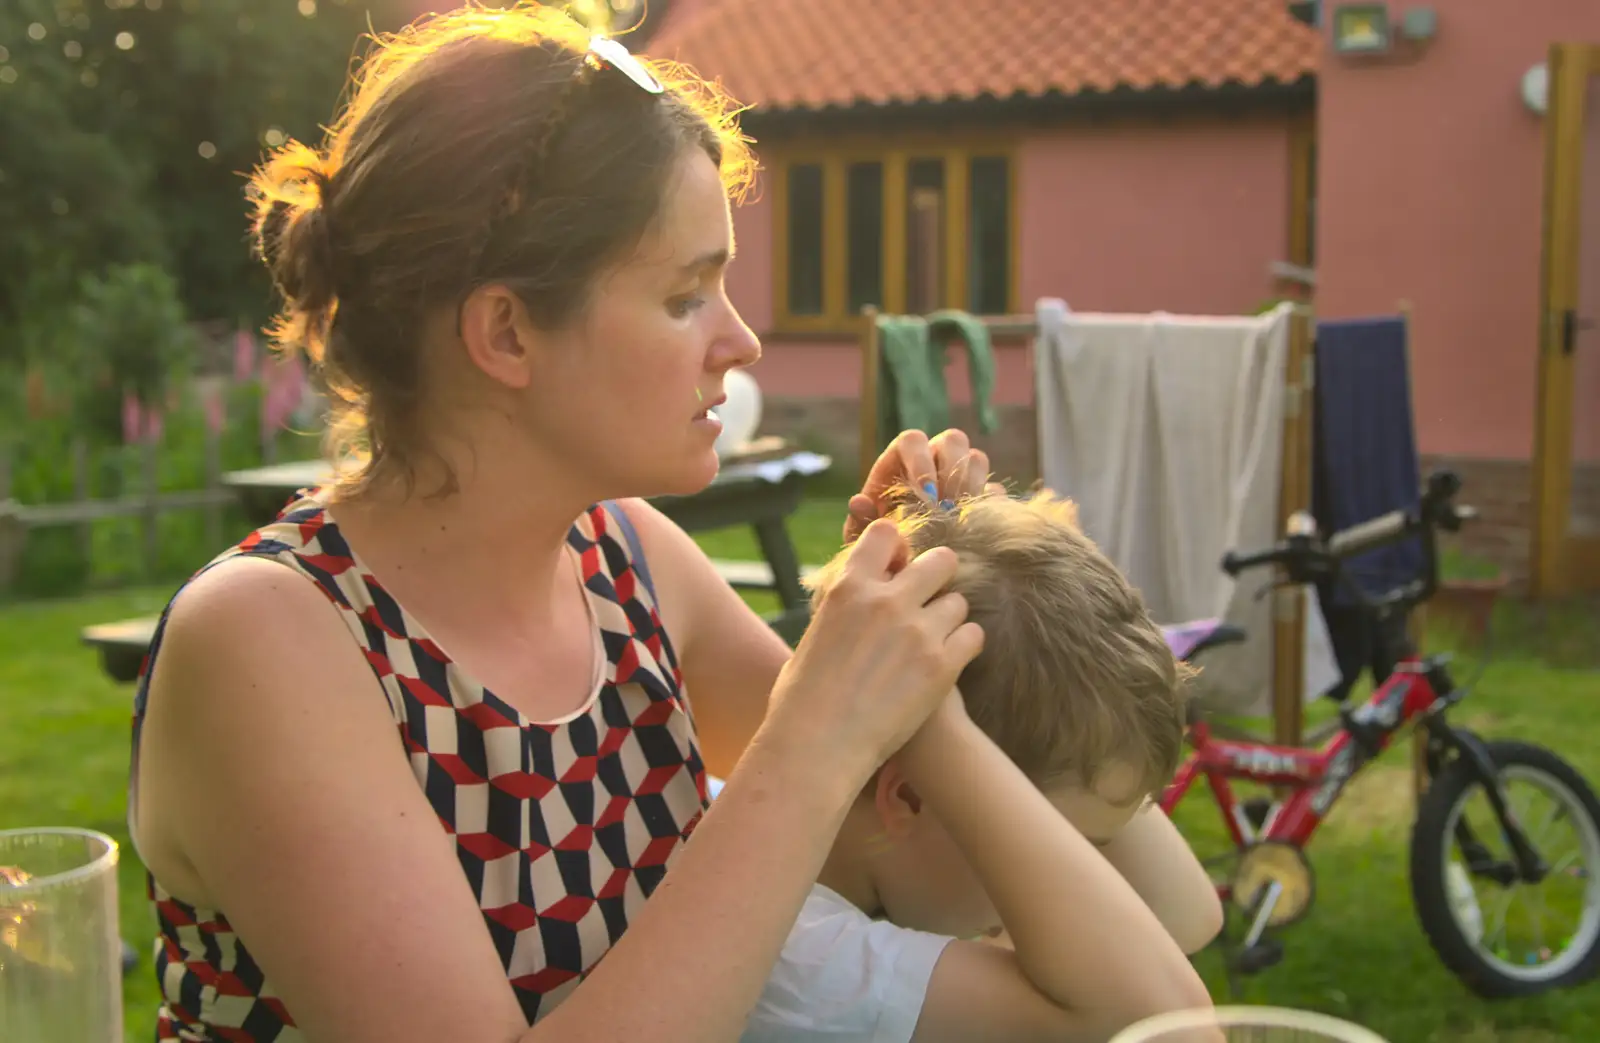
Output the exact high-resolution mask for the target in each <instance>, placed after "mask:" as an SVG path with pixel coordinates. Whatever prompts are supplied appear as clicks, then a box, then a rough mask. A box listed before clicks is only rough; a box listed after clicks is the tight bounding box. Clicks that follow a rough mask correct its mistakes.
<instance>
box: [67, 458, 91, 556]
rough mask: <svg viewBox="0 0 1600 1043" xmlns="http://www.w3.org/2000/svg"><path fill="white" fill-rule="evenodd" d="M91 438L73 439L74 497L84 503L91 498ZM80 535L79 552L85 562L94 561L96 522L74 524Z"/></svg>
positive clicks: (86, 520)
mask: <svg viewBox="0 0 1600 1043" xmlns="http://www.w3.org/2000/svg"><path fill="white" fill-rule="evenodd" d="M90 495H91V493H90V490H89V440H88V439H86V438H84V437H83V436H82V435H75V436H74V437H73V439H72V498H73V499H74V500H75V501H77V502H78V503H83V502H85V501H86V500H88V499H89V498H90ZM73 528H74V529H75V530H76V532H77V536H78V554H79V556H81V557H82V558H83V560H84V561H85V562H93V561H94V522H92V521H90V520H89V519H87V518H85V519H84V520H83V521H81V522H79V523H78V524H77V525H75V526H73Z"/></svg>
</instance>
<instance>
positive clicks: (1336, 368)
mask: <svg viewBox="0 0 1600 1043" xmlns="http://www.w3.org/2000/svg"><path fill="white" fill-rule="evenodd" d="M1316 367H1317V372H1316V398H1315V405H1314V409H1315V414H1314V415H1315V422H1316V427H1315V437H1314V438H1313V440H1312V446H1313V449H1312V486H1311V505H1312V513H1313V514H1314V515H1315V517H1316V519H1317V521H1318V524H1319V526H1320V527H1321V529H1322V531H1323V532H1324V533H1330V534H1331V533H1334V532H1338V531H1339V530H1340V529H1347V528H1349V527H1350V526H1352V525H1359V524H1360V523H1362V522H1364V521H1370V520H1371V519H1373V518H1376V517H1378V516H1380V515H1383V514H1387V513H1388V512H1390V511H1394V510H1406V509H1410V508H1412V507H1415V506H1416V504H1417V500H1418V498H1419V496H1420V494H1421V484H1422V483H1421V475H1420V473H1419V468H1418V465H1417V444H1416V430H1415V426H1414V424H1413V422H1412V415H1411V378H1410V373H1409V368H1408V362H1407V351H1406V323H1405V320H1404V319H1403V318H1400V317H1398V316H1395V317H1384V318H1372V319H1347V320H1341V321H1329V322H1322V323H1319V324H1318V326H1317V343H1316ZM1422 567H1423V557H1422V544H1421V543H1420V542H1419V541H1417V540H1410V541H1407V542H1405V543H1401V544H1398V545H1396V546H1393V547H1385V548H1382V549H1380V550H1376V551H1371V552H1369V553H1367V554H1363V555H1361V556H1360V557H1358V558H1352V559H1349V560H1348V561H1347V562H1346V563H1345V566H1344V569H1343V571H1344V573H1345V577H1346V579H1345V582H1343V583H1341V584H1339V585H1338V586H1329V585H1324V586H1322V587H1321V588H1320V589H1319V590H1318V591H1317V597H1318V603H1319V604H1320V606H1321V608H1322V614H1323V618H1324V619H1325V621H1326V622H1327V625H1328V636H1329V638H1330V639H1331V641H1332V642H1333V650H1334V656H1335V658H1336V659H1337V660H1338V663H1339V672H1340V675H1341V677H1340V680H1339V682H1338V684H1336V685H1335V686H1334V687H1333V688H1332V689H1330V690H1329V691H1328V692H1326V693H1324V694H1326V695H1328V696H1330V697H1332V698H1334V699H1338V700H1343V699H1344V698H1345V697H1346V696H1348V695H1349V693H1350V690H1351V688H1352V687H1353V686H1354V685H1355V683H1356V681H1357V680H1359V678H1360V676H1361V674H1362V672H1363V671H1365V670H1370V671H1371V673H1372V678H1373V683H1374V684H1379V683H1381V682H1382V681H1383V680H1384V678H1386V677H1387V676H1388V675H1389V673H1390V671H1391V670H1392V669H1393V668H1394V663H1395V662H1396V660H1397V657H1398V655H1399V651H1400V648H1401V645H1402V642H1403V641H1404V637H1405V620H1404V619H1403V618H1398V619H1388V620H1378V619H1374V618H1373V617H1372V616H1371V615H1370V614H1369V613H1367V612H1364V611H1362V610H1361V609H1360V608H1359V606H1358V605H1357V604H1356V601H1355V596H1354V594H1352V593H1351V591H1350V589H1349V583H1350V582H1351V581H1354V583H1355V584H1356V585H1357V586H1359V587H1360V588H1361V589H1362V590H1363V591H1364V592H1366V593H1368V594H1381V593H1383V592H1385V591H1387V590H1391V589H1393V588H1394V587H1396V586H1399V585H1400V584H1402V583H1406V582H1409V581H1410V580H1413V579H1416V578H1417V577H1418V576H1420V575H1421V573H1422Z"/></svg>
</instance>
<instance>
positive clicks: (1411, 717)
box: [1160, 652, 1441, 848]
mask: <svg viewBox="0 0 1600 1043" xmlns="http://www.w3.org/2000/svg"><path fill="white" fill-rule="evenodd" d="M1433 675H1434V667H1433V664H1431V663H1429V662H1426V661H1424V660H1422V659H1420V658H1419V657H1418V656H1417V655H1416V654H1415V653H1414V652H1408V654H1407V655H1406V656H1405V657H1404V658H1402V659H1401V661H1400V662H1399V664H1398V665H1397V666H1396V667H1395V669H1394V672H1393V673H1391V674H1390V675H1389V676H1388V678H1386V679H1385V680H1384V682H1383V683H1382V684H1381V685H1379V686H1378V688H1377V690H1376V691H1374V692H1373V694H1372V697H1371V698H1370V699H1368V700H1367V701H1366V702H1365V703H1364V704H1362V705H1361V706H1360V707H1357V708H1356V709H1354V710H1352V711H1349V712H1347V713H1345V714H1343V717H1344V727H1342V728H1341V729H1340V730H1339V731H1338V732H1337V733H1335V734H1334V735H1333V736H1332V737H1331V738H1330V739H1328V741H1327V742H1326V743H1324V744H1323V745H1322V746H1321V747H1320V748H1318V749H1305V748H1296V747H1286V746H1277V745H1273V744H1271V743H1256V742H1234V741H1231V740H1225V739H1217V738H1214V737H1213V736H1212V734H1211V727H1210V725H1208V724H1207V723H1206V722H1205V721H1204V720H1199V721H1196V722H1195V723H1194V724H1193V725H1192V726H1191V727H1190V730H1189V745H1190V746H1191V747H1192V749H1193V751H1194V752H1193V753H1191V754H1190V755H1189V757H1188V759H1186V760H1185V761H1184V763H1183V764H1182V765H1180V766H1179V768H1178V772H1177V775H1176V776H1175V777H1174V778H1173V780H1172V782H1171V784H1170V785H1168V786H1167V788H1166V790H1165V791H1164V792H1163V793H1162V795H1161V801H1160V803H1161V809H1162V810H1163V811H1165V812H1166V813H1167V814H1168V815H1171V814H1172V813H1173V811H1174V810H1175V809H1176V808H1177V806H1178V804H1179V803H1181V802H1182V800H1183V798H1184V797H1185V796H1186V795H1187V794H1188V792H1189V790H1190V789H1191V788H1192V787H1193V786H1194V784H1195V782H1196V781H1197V780H1198V779H1200V778H1201V777H1202V776H1204V778H1205V780H1206V783H1207V784H1208V785H1209V786H1210V788H1211V792H1212V794H1213V795H1214V796H1215V797H1216V800H1217V806H1218V808H1219V809H1220V810H1221V812H1222V819H1223V825H1224V826H1225V827H1226V828H1227V830H1228V835H1229V837H1230V838H1231V839H1232V840H1233V843H1234V845H1235V846H1236V847H1241V848H1242V847H1245V846H1246V845H1249V844H1252V843H1257V842H1261V841H1277V842H1280V843H1286V844H1292V845H1294V846H1295V847H1304V846H1305V845H1306V844H1307V843H1308V842H1309V841H1310V840H1311V837H1312V836H1313V834H1315V833H1316V831H1317V828H1318V827H1319V826H1321V824H1322V822H1323V820H1324V819H1325V818H1326V817H1327V815H1328V811H1329V810H1330V809H1331V808H1332V807H1333V805H1334V803H1335V802H1336V801H1337V800H1338V799H1339V795H1340V794H1341V793H1343V792H1344V789H1345V787H1346V786H1347V785H1348V784H1349V782H1350V780H1351V779H1352V778H1354V777H1355V775H1356V773H1357V772H1358V771H1359V770H1360V769H1361V768H1362V767H1363V766H1364V765H1365V764H1366V763H1367V762H1368V761H1370V760H1372V759H1373V758H1374V757H1376V756H1378V755H1379V754H1380V753H1382V752H1383V751H1384V750H1385V749H1387V748H1388V746H1389V744H1390V743H1391V742H1392V741H1393V740H1394V737H1395V735H1397V734H1398V733H1399V732H1400V731H1401V729H1403V728H1404V727H1405V726H1406V725H1408V724H1410V723H1412V722H1414V721H1416V720H1417V719H1419V718H1421V717H1423V716H1424V715H1426V714H1428V713H1429V712H1430V711H1432V710H1433V709H1434V707H1435V706H1437V705H1439V704H1440V703H1441V699H1440V692H1439V691H1438V690H1437V689H1436V687H1435V685H1436V680H1435V678H1434V676H1433ZM1236 781H1247V782H1255V783H1261V784H1264V785H1269V786H1275V787H1283V788H1288V789H1290V790H1291V791H1292V792H1291V794H1290V796H1289V797H1288V798H1287V799H1286V800H1284V801H1282V802H1281V803H1278V804H1275V805H1274V806H1273V808H1272V810H1271V811H1270V812H1269V813H1268V815H1267V818H1266V820H1265V821H1264V822H1263V823H1262V824H1261V826H1260V828H1259V829H1257V828H1256V827H1255V826H1254V825H1253V824H1252V823H1251V822H1250V820H1249V819H1248V818H1247V817H1246V815H1245V814H1244V811H1243V808H1242V806H1241V804H1240V802H1239V800H1238V798H1237V797H1235V796H1234V792H1233V786H1232V783H1233V782H1236Z"/></svg>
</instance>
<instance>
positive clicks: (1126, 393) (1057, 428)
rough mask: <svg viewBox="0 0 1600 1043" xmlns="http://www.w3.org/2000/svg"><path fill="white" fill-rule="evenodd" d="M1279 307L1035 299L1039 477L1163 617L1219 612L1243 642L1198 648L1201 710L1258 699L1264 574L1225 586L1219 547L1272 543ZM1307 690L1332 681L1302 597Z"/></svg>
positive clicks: (1267, 608) (1285, 316)
mask: <svg viewBox="0 0 1600 1043" xmlns="http://www.w3.org/2000/svg"><path fill="white" fill-rule="evenodd" d="M1289 314H1290V311H1289V309H1288V307H1284V308H1280V309H1278V310H1276V311H1274V312H1272V313H1270V314H1268V315H1264V316H1259V317H1194V316H1172V315H1162V314H1157V315H1074V314H1072V313H1071V312H1070V311H1069V310H1068V309H1067V307H1066V305H1065V304H1064V303H1062V302H1061V301H1058V300H1043V301H1040V302H1039V305H1038V309H1037V318H1038V322H1039V336H1038V338H1037V340H1036V341H1035V384H1036V392H1037V394H1036V402H1037V408H1038V417H1039V439H1040V445H1039V460H1040V473H1041V476H1042V477H1043V479H1044V481H1045V484H1046V485H1048V486H1049V487H1050V488H1052V489H1054V490H1055V491H1057V492H1059V493H1061V494H1063V495H1067V496H1071V497H1072V498H1073V499H1074V500H1076V501H1077V502H1078V504H1079V515H1080V517H1081V518H1082V521H1083V526H1084V529H1085V531H1087V532H1088V533H1089V535H1090V536H1092V537H1093V538H1094V539H1095V541H1096V542H1097V543H1099V545H1100V547H1101V549H1102V550H1104V551H1105V553H1106V554H1107V556H1108V557H1110V558H1111V560H1112V561H1114V562H1116V564H1117V565H1118V566H1119V567H1120V568H1121V569H1122V570H1123V571H1124V572H1125V573H1126V574H1127V575H1128V577H1129V579H1130V580H1131V581H1132V582H1133V583H1134V584H1135V585H1137V586H1138V587H1139V589H1140V591H1141V593H1142V594H1143V595H1144V598H1145V602H1146V604H1147V605H1148V606H1149V608H1150V611H1151V614H1152V615H1154V616H1155V617H1156V619H1157V620H1158V621H1160V622H1163V623H1178V622H1183V621H1186V620H1190V619H1196V618H1201V617H1207V616H1222V617H1224V618H1226V619H1228V620H1229V621H1231V622H1234V623H1237V624H1239V625H1241V626H1243V627H1245V628H1246V629H1247V630H1248V631H1249V632H1250V635H1251V638H1250V640H1249V641H1248V642H1246V643H1245V644H1244V645H1242V646H1238V647H1235V648H1227V649H1219V650H1216V651H1213V652H1209V653H1207V654H1206V656H1205V661H1204V666H1205V670H1204V673H1203V675H1202V683H1201V686H1200V687H1201V693H1202V697H1203V698H1204V699H1205V700H1206V702H1207V704H1208V705H1209V706H1212V707H1214V708H1217V709H1224V710H1228V711H1231V712H1237V713H1255V714H1265V713H1268V712H1270V708H1271V694H1270V691H1271V663H1272V614H1271V599H1270V598H1266V599H1260V600H1257V599H1256V597H1255V594H1256V592H1257V590H1258V589H1260V587H1261V586H1262V584H1264V583H1266V582H1267V581H1268V580H1269V579H1270V574H1269V573H1266V572H1257V573H1254V574H1248V573H1247V574H1245V575H1244V576H1242V577H1241V578H1240V580H1239V581H1238V582H1237V583H1236V582H1235V581H1234V580H1232V579H1230V578H1229V577H1228V576H1227V575H1226V574H1225V573H1224V572H1223V571H1222V570H1221V568H1220V567H1219V563H1220V562H1221V560H1222V555H1223V554H1224V553H1225V552H1226V551H1228V550H1229V549H1238V550H1252V549H1258V548H1262V547H1266V546H1268V545H1270V544H1271V543H1272V542H1274V541H1275V540H1276V539H1278V538H1279V536H1280V535H1281V534H1280V532H1279V528H1280V526H1279V519H1278V517H1277V513H1278V486H1279V474H1280V465H1281V462H1282V432H1283V399H1284V396H1283V377H1284V364H1285V360H1286V357H1287V354H1288V320H1289ZM1306 607H1307V613H1306V615H1307V620H1306V637H1307V641H1306V655H1305V685H1306V687H1305V690H1306V693H1307V696H1308V698H1309V697H1310V696H1314V695H1316V694H1318V693H1320V692H1322V691H1324V690H1325V689H1326V688H1327V687H1329V686H1330V685H1331V684H1332V683H1333V682H1334V681H1335V680H1336V679H1337V677H1338V671H1337V667H1336V665H1335V663H1334V659H1333V654H1332V648H1331V644H1330V642H1329V640H1328V637H1327V627H1326V625H1325V623H1324V622H1323V620H1322V617H1321V614H1320V612H1319V610H1318V609H1317V606H1316V602H1315V599H1312V598H1307V599H1306Z"/></svg>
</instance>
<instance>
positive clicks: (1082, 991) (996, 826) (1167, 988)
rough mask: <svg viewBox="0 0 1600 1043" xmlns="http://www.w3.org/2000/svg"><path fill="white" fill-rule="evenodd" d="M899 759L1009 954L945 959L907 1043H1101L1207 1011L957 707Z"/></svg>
mask: <svg viewBox="0 0 1600 1043" xmlns="http://www.w3.org/2000/svg"><path fill="white" fill-rule="evenodd" d="M899 757H900V761H901V765H902V767H903V769H904V770H905V772H906V777H907V780H908V781H909V782H910V783H911V785H912V787H913V788H914V789H915V790H916V791H917V792H918V793H919V794H920V795H921V796H922V798H923V799H924V800H925V801H926V803H927V806H928V807H929V808H930V809H931V810H932V811H933V812H934V814H936V815H937V816H938V817H939V820H940V822H941V823H942V824H943V825H944V826H945V828H946V829H947V830H949V832H950V835H951V836H952V837H953V838H954V839H955V841H956V843H957V844H958V845H959V846H960V848H961V850H962V852H963V853H964V854H965V855H966V857H967V859H968V861H969V862H970V863H971V864H972V867H973V869H974V870H975V871H976V872H977V874H978V877H979V879H980V880H981V881H982V882H983V885H984V887H985V889H986V891H987V892H988V895H989V897H990V899H991V900H992V901H993V902H994V904H995V908H996V909H997V910H998V911H999V914H1000V919H1001V922H1002V923H1003V924H1004V925H1005V928H1006V930H1007V932H1008V933H1009V934H1010V936H1011V940H1012V943H1013V944H1014V945H1015V950H1014V951H1011V950H1007V949H1003V948H1000V947H997V946H993V945H985V944H981V943H977V942H952V943H951V944H950V945H949V946H947V947H946V949H945V950H944V953H943V954H942V955H941V957H940V958H939V962H938V963H937V965H936V966H935V967H934V971H933V976H932V978H931V980H930V981H929V983H928V991H927V997H926V1000H925V1001H924V1004H923V1008H922V1013H921V1016H920V1018H919V1020H918V1022H917V1028H916V1033H915V1035H914V1036H913V1037H912V1039H913V1043H944V1041H952V1043H954V1041H965V1040H971V1039H1005V1040H1019V1041H1020V1040H1030V1039H1039V1040H1052V1041H1060V1040H1079V1039H1081V1040H1091V1039H1093V1040H1104V1039H1105V1038H1107V1037H1108V1036H1111V1035H1113V1034H1115V1033H1116V1032H1118V1031H1120V1030H1121V1029H1123V1028H1125V1027H1127V1026H1128V1025H1129V1024H1132V1023H1133V1022H1135V1021H1138V1020H1140V1019H1141V1018H1145V1017H1148V1016H1150V1015H1153V1014H1157V1013H1161V1012H1164V1011H1169V1010H1179V1009H1186V1008H1196V1007H1209V1006H1210V1005H1211V998H1210V996H1209V995H1208V994H1207V992H1206V988H1205V984H1204V983H1203V982H1202V981H1201V980H1200V978H1199V976H1198V975H1197V974H1196V973H1195V971H1194V968H1193V967H1192V966H1190V964H1189V960H1188V958H1187V957H1186V956H1185V955H1184V953H1183V952H1182V950H1181V949H1179V947H1178V946H1177V945H1176V944H1175V943H1174V942H1173V939H1172V937H1171V936H1170V935H1169V934H1168V933H1167V931H1166V929H1165V928H1164V927H1163V926H1162V925H1161V922H1160V921H1159V920H1158V919H1157V918H1156V917H1155V915H1154V914H1153V913H1152V912H1151V911H1150V909H1149V907H1147V906H1146V905H1145V903H1144V901H1143V900H1141V899H1140V897H1139V896H1138V895H1137V894H1136V893H1134V891H1133V889H1132V888H1131V887H1130V886H1129V885H1128V882H1127V881H1126V880H1124V879H1123V878H1122V877H1121V876H1120V875H1119V874H1118V873H1117V872H1116V870H1114V869H1113V868H1112V867H1111V866H1110V864H1109V863H1108V862H1107V861H1106V859H1104V858H1103V857H1101V855H1100V853H1099V851H1098V850H1096V849H1095V847H1094V846H1093V845H1092V844H1090V843H1089V842H1088V841H1087V840H1085V839H1084V838H1083V837H1082V836H1081V835H1080V834H1079V833H1078V831H1077V830H1076V829H1074V828H1073V827H1072V826H1071V825H1070V824H1068V822H1067V821H1066V820H1065V819H1064V818H1063V817H1062V816H1061V813H1060V812H1059V811H1057V810H1056V809H1055V807H1054V806H1053V805H1051V803H1050V802H1049V801H1048V800H1047V799H1045V797H1044V795H1043V794H1041V793H1040V792H1039V790H1038V789H1037V788H1036V787H1035V786H1034V785H1033V783H1032V782H1031V781H1029V779H1028V778H1027V776H1025V775H1024V774H1023V773H1022V771H1021V770H1019V769H1018V768H1017V766H1016V765H1015V764H1013V763H1012V762H1011V760H1010V759H1009V758H1008V757H1006V755H1005V754H1004V753H1003V752H1001V750H1000V749H999V747H997V746H996V745H995V744H994V743H993V742H992V741H991V740H990V739H989V738H988V737H987V736H985V735H984V734H983V733H982V732H981V731H979V730H978V728H977V726H976V725H974V724H973V723H972V721H971V719H970V718H969V717H967V715H966V712H965V710H964V709H963V708H962V707H961V705H960V702H959V697H955V698H952V699H951V700H950V701H949V703H947V704H946V705H945V706H944V707H942V708H941V709H940V710H938V711H937V712H936V713H935V714H934V716H933V718H932V719H931V720H930V721H929V723H928V724H927V725H925V726H924V727H923V729H922V730H921V731H920V732H919V733H918V734H917V736H916V737H915V738H914V739H913V740H912V742H911V743H910V744H908V745H907V747H906V748H905V750H904V751H902V753H901V754H900V755H899Z"/></svg>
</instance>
